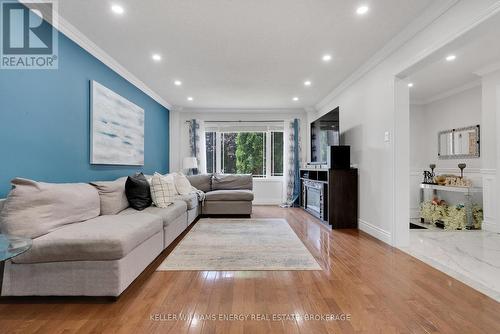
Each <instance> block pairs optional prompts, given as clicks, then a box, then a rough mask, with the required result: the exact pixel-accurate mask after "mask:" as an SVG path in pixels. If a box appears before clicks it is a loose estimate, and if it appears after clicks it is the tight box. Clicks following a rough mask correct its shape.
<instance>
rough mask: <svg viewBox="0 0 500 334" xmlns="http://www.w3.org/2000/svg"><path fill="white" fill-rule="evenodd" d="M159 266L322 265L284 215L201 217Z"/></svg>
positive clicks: (314, 267)
mask: <svg viewBox="0 0 500 334" xmlns="http://www.w3.org/2000/svg"><path fill="white" fill-rule="evenodd" d="M156 270H157V271H168V270H219V271H237V270H238V271H239V270H321V267H320V265H319V264H318V263H317V262H316V260H315V259H314V257H313V256H312V255H311V253H310V252H309V251H308V250H307V248H306V247H305V246H304V244H303V243H302V241H301V240H300V239H299V238H298V237H297V235H296V234H295V232H294V231H293V230H292V228H291V227H290V226H289V225H288V223H287V222H286V220H284V219H201V220H200V221H199V222H198V223H196V225H195V226H194V227H193V228H192V229H191V231H189V233H188V234H187V235H186V236H185V237H184V239H183V240H181V242H180V243H179V244H178V245H177V247H176V248H175V249H174V250H173V251H172V253H171V254H170V255H169V256H168V257H167V258H166V259H165V260H164V261H163V263H162V264H161V265H160V266H159V267H158V269H156Z"/></svg>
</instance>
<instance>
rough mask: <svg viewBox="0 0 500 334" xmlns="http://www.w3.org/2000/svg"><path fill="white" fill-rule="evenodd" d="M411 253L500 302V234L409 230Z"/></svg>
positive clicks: (407, 248) (409, 249) (404, 249)
mask: <svg viewBox="0 0 500 334" xmlns="http://www.w3.org/2000/svg"><path fill="white" fill-rule="evenodd" d="M401 249H402V250H403V251H405V252H407V253H408V254H410V255H412V256H414V257H416V258H418V259H419V260H421V261H423V262H425V263H427V264H429V265H430V266H432V267H434V268H436V269H438V270H441V271H442V272H444V273H446V274H448V275H450V276H451V277H453V278H455V279H457V280H459V281H462V282H463V283H465V284H467V285H469V286H471V287H472V288H474V289H476V290H478V291H480V292H482V293H484V294H485V295H487V296H489V297H491V298H493V299H494V300H496V301H497V302H500V234H499V233H494V232H488V231H456V232H451V231H443V230H441V231H436V230H410V246H409V247H405V248H401Z"/></svg>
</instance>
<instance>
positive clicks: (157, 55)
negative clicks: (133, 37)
mask: <svg viewBox="0 0 500 334" xmlns="http://www.w3.org/2000/svg"><path fill="white" fill-rule="evenodd" d="M151 58H153V60H154V61H160V60H161V55H159V54H157V53H154V54H153V55H152V56H151Z"/></svg>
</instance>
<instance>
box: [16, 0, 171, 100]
mask: <svg viewBox="0 0 500 334" xmlns="http://www.w3.org/2000/svg"><path fill="white" fill-rule="evenodd" d="M19 1H20V2H21V3H22V4H24V5H26V6H27V7H28V8H29V4H30V3H32V2H33V1H29V0H19ZM57 15H58V18H57V20H58V26H57V29H58V30H59V32H60V33H63V34H64V35H66V37H68V38H69V39H70V40H72V41H73V42H75V43H76V44H77V45H79V46H80V47H81V48H82V49H84V50H85V51H87V52H88V53H90V54H91V55H92V56H94V57H95V58H97V59H98V60H100V61H101V62H102V63H104V64H105V65H106V66H108V67H109V68H110V69H112V70H113V71H115V72H116V73H118V74H119V75H120V76H122V77H123V78H124V79H125V80H127V81H128V82H130V83H131V84H132V85H134V86H136V87H137V88H138V89H140V90H141V91H142V92H144V93H145V94H146V95H148V96H149V97H151V98H152V99H153V100H155V101H156V102H158V103H159V104H161V105H162V106H164V107H165V108H167V109H168V110H170V109H171V108H172V105H171V104H170V103H168V102H167V101H165V100H164V99H163V98H162V97H161V96H160V95H159V94H157V93H156V92H155V91H153V90H152V89H151V88H149V87H148V86H147V85H146V84H145V83H144V82H143V81H141V80H140V79H139V78H137V77H136V76H135V75H133V74H132V73H131V72H129V71H128V70H127V69H126V68H125V67H124V66H123V65H121V64H120V63H119V62H118V61H117V60H116V59H114V58H113V57H111V56H110V55H109V54H108V53H106V52H105V51H104V50H103V49H101V48H100V47H99V46H97V44H95V43H94V42H92V41H91V40H90V39H89V38H88V37H87V36H85V35H84V34H83V33H82V32H81V31H80V30H78V29H77V28H76V27H74V26H73V25H72V24H71V23H69V22H68V21H67V20H66V19H64V18H63V17H62V16H61V14H60V13H57Z"/></svg>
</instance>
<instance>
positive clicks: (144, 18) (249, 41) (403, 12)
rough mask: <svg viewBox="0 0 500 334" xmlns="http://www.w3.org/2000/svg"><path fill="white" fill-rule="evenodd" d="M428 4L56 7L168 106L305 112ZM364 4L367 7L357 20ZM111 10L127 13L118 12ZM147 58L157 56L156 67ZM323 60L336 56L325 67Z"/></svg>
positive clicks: (160, 1) (102, 3) (259, 0)
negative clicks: (189, 99)
mask: <svg viewBox="0 0 500 334" xmlns="http://www.w3.org/2000/svg"><path fill="white" fill-rule="evenodd" d="M432 2H433V1H432V0H377V1H375V0H366V1H362V2H358V1H346V0H316V1H303V0H272V1H270V0H250V1H249V0H211V1H200V0H147V1H146V0H143V1H137V0H135V1H134V0H116V1H114V2H111V1H107V0H64V1H60V2H59V11H60V15H61V16H62V17H63V18H64V19H65V20H66V21H68V22H69V23H70V24H72V25H73V26H74V27H76V28H77V29H78V30H79V31H80V32H81V33H83V34H84V35H85V36H86V37H87V38H89V39H90V40H91V41H93V42H94V43H95V44H97V46H99V47H100V48H101V49H102V50H104V51H105V52H106V53H107V54H108V55H110V56H111V57H112V58H114V59H115V60H116V61H118V62H119V63H120V64H121V65H122V66H124V67H125V68H126V69H127V70H128V71H129V72H131V73H132V74H133V75H134V76H136V77H137V78H138V79H140V80H141V81H143V82H144V83H145V84H146V85H147V86H148V87H149V88H150V89H152V90H153V91H154V92H155V93H156V94H158V95H159V96H161V97H162V98H163V99H164V100H165V101H168V102H169V103H170V104H172V105H175V106H184V107H195V108H298V107H300V108H303V107H309V106H313V105H315V104H316V103H317V102H319V101H320V100H321V99H322V98H324V97H325V96H326V95H327V94H328V93H330V92H331V91H332V90H333V89H334V88H335V87H337V86H338V85H339V84H340V83H341V82H342V81H343V80H344V79H346V78H347V77H348V76H349V75H350V74H351V73H353V72H354V71H355V70H356V69H357V68H358V67H360V66H361V65H362V64H363V63H364V62H366V61H367V60H368V59H369V58H370V57H371V56H373V55H374V54H375V53H376V52H377V51H378V50H380V49H381V48H382V47H383V46H384V45H385V44H386V43H388V42H389V41H390V40H391V39H392V38H393V37H395V36H396V35H397V34H398V33H399V32H400V31H401V30H402V29H403V28H404V27H406V26H407V25H408V24H409V23H410V22H412V20H414V19H415V18H416V17H417V16H419V14H421V13H422V12H423V10H424V9H425V8H426V7H427V6H429V5H430V4H431V3H432ZM362 3H363V4H367V5H368V6H369V7H370V10H369V12H368V13H367V14H365V15H362V16H360V15H357V14H356V9H357V7H358V6H359V5H360V4H362ZM112 4H118V5H120V6H122V7H123V8H124V10H125V12H124V14H123V15H117V14H114V13H113V12H112V11H111V9H110V8H111V5H112ZM153 53H158V54H161V56H162V60H161V61H160V62H155V61H153V60H152V59H151V56H152V54H153ZM324 54H331V55H332V57H333V58H332V60H331V61H330V62H328V63H325V62H323V61H322V56H323V55H324ZM175 80H180V81H182V85H181V86H176V85H174V81H175ZM306 80H310V81H311V82H312V84H311V86H309V87H305V86H304V84H303V83H304V81H306ZM188 96H191V97H193V101H188V100H187V97H188ZM293 97H298V98H299V100H298V101H293V100H292V98H293Z"/></svg>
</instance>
